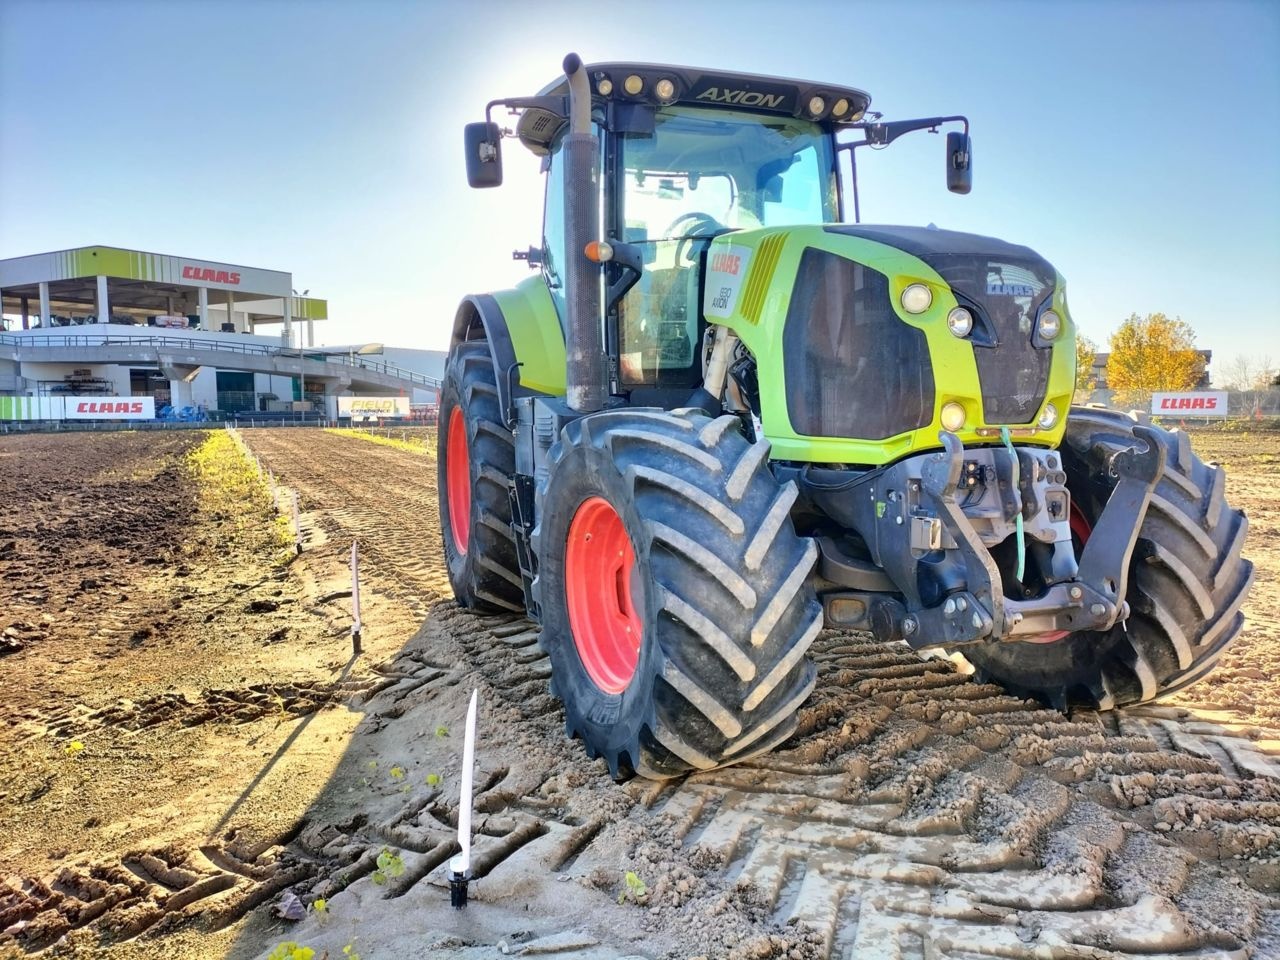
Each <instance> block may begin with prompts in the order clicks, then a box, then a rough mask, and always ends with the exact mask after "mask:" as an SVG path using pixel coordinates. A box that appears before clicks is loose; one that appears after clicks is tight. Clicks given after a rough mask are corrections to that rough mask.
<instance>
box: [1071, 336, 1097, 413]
mask: <svg viewBox="0 0 1280 960" xmlns="http://www.w3.org/2000/svg"><path fill="white" fill-rule="evenodd" d="M1097 357H1098V345H1097V344H1096V343H1094V342H1093V341H1092V340H1090V339H1089V338H1088V337H1086V336H1085V335H1084V334H1083V333H1080V332H1078V331H1077V333H1076V399H1077V400H1079V401H1081V402H1083V401H1084V400H1087V399H1088V397H1089V394H1090V393H1092V392H1093V389H1094V387H1096V386H1097V385H1098V378H1097V376H1095V375H1094V372H1093V361H1094V360H1096V359H1097Z"/></svg>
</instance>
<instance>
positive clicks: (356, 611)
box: [351, 540, 363, 654]
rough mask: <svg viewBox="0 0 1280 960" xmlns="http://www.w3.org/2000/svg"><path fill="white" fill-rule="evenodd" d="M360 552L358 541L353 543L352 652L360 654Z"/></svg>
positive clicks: (361, 626) (361, 627)
mask: <svg viewBox="0 0 1280 960" xmlns="http://www.w3.org/2000/svg"><path fill="white" fill-rule="evenodd" d="M362 629H363V625H362V624H361V623H360V550H359V545H358V543H357V541H355V540H352V541H351V652H352V653H353V654H358V653H359V652H360V632H361V630H362Z"/></svg>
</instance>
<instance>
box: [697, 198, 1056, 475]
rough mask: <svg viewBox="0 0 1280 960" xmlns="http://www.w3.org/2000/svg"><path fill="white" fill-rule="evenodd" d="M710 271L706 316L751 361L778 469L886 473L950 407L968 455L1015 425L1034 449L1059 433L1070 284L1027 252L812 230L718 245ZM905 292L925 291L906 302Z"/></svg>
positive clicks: (909, 232) (911, 230) (931, 444)
mask: <svg viewBox="0 0 1280 960" xmlns="http://www.w3.org/2000/svg"><path fill="white" fill-rule="evenodd" d="M705 263H706V266H705V271H706V272H705V282H704V297H703V305H702V306H703V315H704V316H705V317H706V318H707V320H708V321H709V322H712V323H723V324H725V325H727V326H729V327H730V328H731V329H732V330H734V331H735V333H736V334H737V335H738V337H739V339H740V340H741V341H742V342H743V343H744V344H745V346H746V348H747V349H748V350H749V351H750V352H751V354H752V356H753V357H754V358H755V360H756V363H757V368H756V372H757V376H758V380H759V395H760V415H761V419H762V422H763V424H764V429H765V434H766V436H768V437H769V439H770V441H771V442H773V444H774V449H775V451H776V453H777V456H779V457H780V458H782V459H794V460H807V461H810V462H832V463H835V462H839V463H858V464H883V463H888V462H891V461H893V460H895V459H897V458H899V457H901V456H905V455H907V454H910V453H915V452H919V451H920V450H923V449H934V448H936V447H937V445H938V434H939V431H940V430H941V429H943V426H944V420H943V417H942V413H943V408H944V407H947V408H948V411H949V413H948V416H947V420H946V422H947V423H949V424H951V426H950V427H948V428H947V429H949V430H950V431H951V432H955V433H957V434H958V435H959V436H960V438H961V440H962V441H963V442H965V443H966V444H972V443H977V444H981V443H991V442H993V440H994V441H998V440H999V438H1000V436H1001V432H1002V430H1003V429H1005V428H1008V429H1009V430H1010V431H1011V432H1012V434H1013V435H1014V436H1016V437H1018V438H1019V439H1021V440H1024V441H1025V442H1028V443H1031V444H1033V445H1045V446H1053V445H1056V443H1057V442H1058V440H1059V438H1060V436H1061V430H1062V417H1063V414H1064V412H1065V411H1066V409H1067V407H1068V406H1069V405H1070V403H1071V393H1072V388H1073V386H1074V367H1075V350H1074V340H1075V337H1074V331H1073V329H1072V327H1071V322H1070V317H1069V314H1068V313H1067V309H1066V296H1065V288H1064V285H1063V283H1062V281H1061V278H1060V277H1059V276H1058V274H1057V271H1055V270H1054V268H1053V267H1052V265H1050V264H1049V262H1048V261H1047V260H1045V259H1044V257H1042V256H1040V255H1039V254H1038V253H1036V252H1035V251H1034V250H1031V249H1030V248H1028V247H1024V246H1020V245H1018V244H1012V243H1007V242H1005V241H1003V240H998V239H996V238H994V237H983V236H978V235H975V234H969V233H958V232H954V231H949V230H936V229H929V228H923V227H904V226H863V225H852V224H828V225H822V226H819V225H806V226H795V227H769V228H763V229H758V230H743V231H736V232H732V233H726V234H722V235H720V236H718V237H716V238H715V239H714V240H713V241H711V243H710V244H709V246H708V249H707V254H706V261H705ZM909 288H911V289H916V288H923V291H924V292H923V296H921V292H920V291H917V295H916V296H915V297H914V299H913V300H912V304H911V305H908V303H907V302H906V300H904V295H905V294H906V292H907V291H908V289H909ZM953 313H954V314H956V317H957V318H958V319H957V320H956V321H955V322H956V324H959V325H961V326H960V327H959V328H957V327H953V325H952V321H951V317H952V314H953ZM748 392H749V391H748Z"/></svg>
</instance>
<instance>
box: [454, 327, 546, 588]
mask: <svg viewBox="0 0 1280 960" xmlns="http://www.w3.org/2000/svg"><path fill="white" fill-rule="evenodd" d="M497 384H498V382H497V379H496V377H495V376H494V370H493V360H492V359H491V358H490V356H489V345H488V344H487V343H484V342H471V343H459V344H457V345H456V346H455V347H454V348H453V350H451V351H450V353H449V360H448V363H447V364H446V365H445V371H444V383H443V385H442V386H441V388H440V420H439V425H438V430H439V434H438V443H437V447H436V462H437V470H438V473H437V493H438V501H439V505H440V527H441V534H442V537H443V540H444V556H445V562H446V564H447V566H448V569H449V583H450V584H451V585H452V587H453V594H454V596H455V597H457V598H458V602H459V603H460V604H462V605H463V606H464V607H468V608H470V609H473V610H481V611H488V612H513V613H524V612H525V608H524V587H523V585H522V583H521V580H520V567H519V564H518V562H517V560H516V545H515V536H514V534H513V532H512V529H511V500H510V497H509V496H508V494H507V489H508V487H509V485H510V482H511V476H512V474H513V473H514V472H515V466H516V455H515V443H514V441H513V439H512V437H511V431H510V430H508V429H507V428H506V427H505V426H504V425H503V419H502V411H501V410H500V409H499V407H498V385H497Z"/></svg>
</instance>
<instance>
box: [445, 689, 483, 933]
mask: <svg viewBox="0 0 1280 960" xmlns="http://www.w3.org/2000/svg"><path fill="white" fill-rule="evenodd" d="M479 696H480V691H479V690H472V691H471V706H469V707H468V708H467V726H466V733H465V738H464V739H463V742H462V786H461V789H460V791H459V794H458V846H459V847H461V848H462V852H461V853H459V854H458V855H457V856H456V857H454V858H452V859H451V860H450V861H449V904H450V906H452V907H453V908H454V909H455V910H461V909H462V908H463V907H465V906H466V905H467V884H468V883H470V882H471V788H472V780H473V774H474V769H475V760H476V703H477V700H478V698H479Z"/></svg>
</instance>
